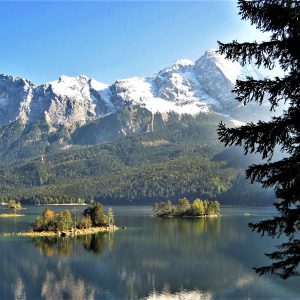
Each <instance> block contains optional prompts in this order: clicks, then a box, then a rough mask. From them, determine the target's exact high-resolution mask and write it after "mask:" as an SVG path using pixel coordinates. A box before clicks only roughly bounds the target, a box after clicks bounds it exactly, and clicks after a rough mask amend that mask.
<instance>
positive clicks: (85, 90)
mask: <svg viewBox="0 0 300 300" xmlns="http://www.w3.org/2000/svg"><path fill="white" fill-rule="evenodd" d="M247 75H251V76H255V77H260V76H261V75H260V74H259V73H258V72H257V71H256V70H255V68H253V67H251V66H247V67H246V68H242V66H241V65H239V64H238V63H236V62H231V61H229V60H226V59H225V58H224V57H223V56H221V55H219V54H217V53H216V52H215V51H213V50H210V51H207V52H205V54H204V55H203V56H202V57H200V58H199V59H198V60H197V61H196V62H195V63H193V62H192V61H189V60H185V59H184V60H179V61H177V62H176V63H175V64H174V65H173V66H171V67H169V68H165V69H163V70H161V71H159V72H158V74H157V75H155V76H152V77H148V78H141V77H133V78H129V79H125V80H118V81H116V82H115V83H113V84H111V85H105V84H103V83H100V82H97V81H96V80H94V79H90V78H88V77H86V76H78V77H67V76H61V77H60V78H59V80H57V81H53V82H50V83H46V84H43V85H40V86H36V85H34V84H33V83H31V82H29V81H28V80H25V79H22V78H15V77H12V76H6V75H0V125H1V126H2V125H5V124H7V123H9V122H11V121H14V120H16V119H19V120H20V121H21V122H23V123H28V122H34V121H37V120H45V121H46V122H47V123H48V124H49V126H50V128H51V129H52V130H55V129H56V128H58V127H59V126H64V127H67V128H75V127H78V126H80V125H83V124H85V123H87V122H88V121H90V120H95V119H98V118H101V117H103V116H105V115H108V114H112V113H114V112H117V111H119V110H120V109H122V108H124V107H131V106H132V107H134V106H139V107H143V108H146V109H147V110H149V111H150V112H152V113H169V112H175V113H177V114H190V115H196V114H199V113H209V112H217V113H221V114H222V115H227V116H228V117H229V118H234V119H239V120H240V121H247V118H246V116H249V111H250V112H251V114H252V115H251V118H252V119H253V114H254V111H251V106H250V108H249V109H247V108H243V107H242V106H241V105H240V103H238V102H237V101H235V100H234V95H233V94H232V92H231V90H232V89H233V87H234V84H235V81H236V79H238V78H242V79H243V78H245V76H247ZM266 111H267V109H266ZM260 112H262V110H260ZM263 112H265V111H263Z"/></svg>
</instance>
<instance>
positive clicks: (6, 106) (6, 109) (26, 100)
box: [0, 75, 35, 126]
mask: <svg viewBox="0 0 300 300" xmlns="http://www.w3.org/2000/svg"><path fill="white" fill-rule="evenodd" d="M34 89H35V86H34V84H33V83H31V82H30V81H28V80H26V79H22V78H18V77H12V76H6V75H0V126H2V125H6V124H8V123H9V122H11V121H14V120H16V119H20V120H21V121H23V122H27V120H28V116H29V113H30V102H31V99H32V93H33V91H34Z"/></svg>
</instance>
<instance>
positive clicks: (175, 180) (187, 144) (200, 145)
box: [0, 114, 273, 205]
mask: <svg viewBox="0 0 300 300" xmlns="http://www.w3.org/2000/svg"><path fill="white" fill-rule="evenodd" d="M219 121H220V117H219V116H216V115H214V114H212V115H201V116H198V117H191V116H182V118H181V119H178V117H177V118H176V117H174V116H169V119H168V120H167V121H166V122H165V123H163V122H162V120H157V122H156V123H155V127H154V130H153V131H150V132H149V131H147V132H142V133H135V134H131V135H128V136H126V137H123V138H118V139H115V140H114V141H111V142H109V143H103V144H99V145H92V144H91V145H81V144H75V143H74V141H73V143H72V144H71V143H69V144H68V147H64V148H63V149H57V150H56V151H49V152H47V153H46V155H45V156H41V155H40V148H38V147H37V152H36V155H35V156H34V155H33V157H32V158H29V159H27V160H25V159H24V160H21V161H19V162H13V161H12V162H11V163H7V164H5V165H3V166H2V168H1V171H0V193H1V194H0V201H4V202H6V201H8V200H10V199H16V200H21V201H31V202H33V203H49V204H50V203H63V202H67V203H69V202H79V203H81V202H84V201H85V202H90V201H92V200H96V201H101V202H102V203H110V204H121V203H134V204H145V203H148V204H149V203H153V202H154V201H157V200H159V201H160V200H167V199H175V198H178V197H184V196H187V197H200V198H205V199H218V200H219V201H220V202H221V203H247V204H262V205H266V204H270V203H272V201H273V193H272V191H267V192H266V191H262V190H261V189H260V188H259V187H258V186H252V185H250V184H249V182H247V181H245V180H244V175H243V168H244V165H245V158H244V157H243V154H242V153H239V152H237V153H235V152H228V151H224V148H223V146H222V145H221V144H220V143H219V142H218V138H217V133H216V132H217V130H216V129H217V126H218V123H219ZM228 123H229V122H228V121H227V124H228ZM87 126H96V127H97V124H94V123H92V124H91V125H87ZM155 128H157V129H155ZM81 130H84V129H81ZM95 132H96V131H95ZM23 134H24V133H23ZM56 134H58V133H56ZM81 134H82V133H81V132H79V131H77V132H75V133H74V136H73V137H70V136H68V138H72V139H74V140H75V139H76V140H80V141H83V137H82V136H81ZM95 134H96V133H95ZM61 136H62V132H60V138H61V139H62V137H61ZM66 136H67V135H66ZM55 139H56V140H57V139H58V137H56V138H55ZM86 139H87V138H86ZM64 141H65V142H64V143H66V140H64ZM48 147H49V146H48ZM53 147H54V146H53ZM32 149H34V147H33V148H32ZM232 153H233V154H232ZM232 156H233V157H232ZM232 160H233V161H235V162H240V163H238V164H232V163H231V161H232ZM253 195H254V197H253ZM253 199H254V200H253Z"/></svg>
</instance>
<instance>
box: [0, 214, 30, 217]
mask: <svg viewBox="0 0 300 300" xmlns="http://www.w3.org/2000/svg"><path fill="white" fill-rule="evenodd" d="M24 216H25V215H23V214H0V218H12V217H14V218H16V217H24Z"/></svg>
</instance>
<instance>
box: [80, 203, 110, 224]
mask: <svg viewBox="0 0 300 300" xmlns="http://www.w3.org/2000/svg"><path fill="white" fill-rule="evenodd" d="M83 215H84V216H85V217H87V216H89V217H90V219H91V221H92V225H93V226H95V227H99V226H108V225H109V219H108V216H107V214H106V213H105V212H104V209H103V206H102V204H100V203H94V204H91V205H90V206H89V207H88V208H87V209H85V210H84V212H83Z"/></svg>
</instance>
